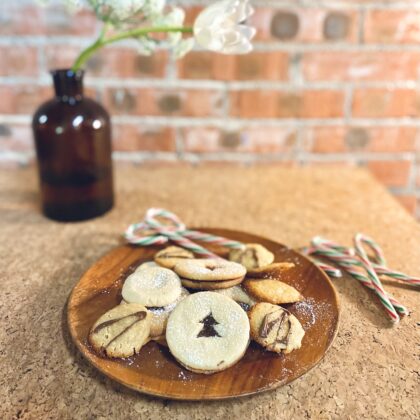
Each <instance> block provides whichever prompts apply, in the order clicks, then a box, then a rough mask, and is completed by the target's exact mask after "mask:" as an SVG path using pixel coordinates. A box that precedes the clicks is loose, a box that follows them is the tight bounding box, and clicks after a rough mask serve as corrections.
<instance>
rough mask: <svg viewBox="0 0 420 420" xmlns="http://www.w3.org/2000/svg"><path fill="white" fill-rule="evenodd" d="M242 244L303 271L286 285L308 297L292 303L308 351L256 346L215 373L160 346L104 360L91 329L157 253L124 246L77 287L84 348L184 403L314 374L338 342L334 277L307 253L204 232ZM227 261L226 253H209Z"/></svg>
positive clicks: (106, 369) (121, 376) (153, 391)
mask: <svg viewBox="0 0 420 420" xmlns="http://www.w3.org/2000/svg"><path fill="white" fill-rule="evenodd" d="M200 230H202V231H205V232H209V233H213V234H216V235H221V236H225V237H228V238H231V239H235V240H238V241H241V242H247V243H251V242H254V243H255V242H256V243H260V244H262V245H264V246H265V247H267V248H268V249H270V250H271V251H272V252H273V253H274V254H275V256H276V258H275V260H276V261H292V262H294V263H295V265H296V267H295V268H294V269H292V270H290V271H289V272H288V273H287V274H285V278H284V281H285V282H287V283H289V284H291V285H293V286H294V287H295V288H296V289H298V290H299V291H300V292H301V293H302V294H303V296H304V297H305V301H304V302H300V303H296V304H293V305H287V307H288V309H289V310H290V311H291V312H292V313H293V314H294V315H296V317H297V318H298V319H299V320H300V322H301V323H302V325H303V328H304V329H305V332H306V334H305V337H304V339H303V342H302V347H301V348H300V349H299V350H295V351H293V352H291V353H290V354H288V355H277V354H275V353H271V352H267V351H264V350H263V348H262V347H260V346H259V345H258V344H256V343H254V342H251V345H250V347H249V349H248V350H247V352H246V354H245V356H244V357H243V358H242V359H241V360H240V361H239V362H238V363H237V364H236V365H234V366H232V367H230V368H229V369H227V370H225V371H223V372H219V373H216V374H213V375H202V374H196V373H193V372H190V371H188V370H186V369H184V368H183V367H181V366H180V365H179V364H178V363H177V362H176V361H175V360H174V358H173V357H172V356H171V354H170V352H169V351H168V349H166V348H165V347H161V346H159V345H158V344H157V343H155V342H150V343H148V344H147V345H145V346H144V347H143V348H142V349H141V351H140V353H139V354H138V355H136V356H134V357H131V358H129V359H125V360H109V359H104V358H101V357H98V356H97V355H96V354H95V353H94V352H93V351H92V350H91V348H90V347H89V344H88V342H87V336H88V332H89V329H90V327H91V326H92V325H93V323H94V322H95V321H96V320H97V319H98V318H99V316H101V315H102V314H103V313H104V312H106V311H108V310H109V309H111V308H113V307H114V306H116V305H118V304H119V303H120V301H121V297H120V291H121V287H122V284H123V282H124V279H125V278H126V276H127V275H128V274H130V273H131V272H132V271H133V270H134V269H135V267H137V266H138V265H139V264H141V263H142V262H144V261H148V260H151V259H153V255H154V254H155V253H156V251H157V250H158V249H160V248H158V247H154V248H152V247H149V248H142V247H133V246H128V245H127V246H121V247H118V248H116V249H114V250H113V251H111V252H110V253H108V254H107V255H105V256H104V257H103V258H101V259H100V260H99V261H98V262H96V263H95V264H94V265H93V266H92V267H91V268H90V269H89V270H88V271H87V272H86V273H85V274H84V275H83V277H82V278H81V279H80V281H79V282H78V283H77V285H76V286H75V287H74V289H73V291H72V293H71V295H70V297H69V301H68V308H67V315H68V324H69V328H70V332H71V336H72V337H73V340H74V342H75V343H76V345H77V347H78V348H79V350H80V351H81V352H82V353H83V355H84V356H85V357H86V358H87V359H88V361H89V362H90V363H92V364H93V365H94V366H95V367H96V368H98V369H99V370H100V371H101V372H102V373H104V374H105V375H107V376H109V377H110V378H112V379H114V380H116V381H118V382H120V383H122V384H124V385H126V386H128V387H129V388H132V389H135V390H138V391H141V392H143V393H146V394H150V395H155V396H159V397H164V398H172V399H180V400H214V399H223V398H232V397H238V396H244V395H250V394H255V393H258V392H262V391H266V390H269V389H274V388H277V387H279V386H281V385H285V384H287V383H289V382H291V381H293V380H294V379H296V378H298V377H299V376H301V375H303V374H304V373H306V372H308V370H309V369H311V368H313V367H314V366H315V365H316V364H317V363H318V362H319V361H320V360H321V359H322V357H323V356H324V355H325V353H326V351H327V350H328V348H329V347H330V345H331V343H332V342H333V340H334V338H335V335H336V332H337V328H338V318H339V305H338V300H337V295H336V293H335V290H334V287H333V285H332V284H331V282H330V280H329V278H328V277H327V276H326V275H325V274H324V273H323V272H322V271H321V270H319V269H318V268H317V267H316V266H315V265H314V264H313V263H312V262H311V261H309V260H308V259H307V258H306V257H304V256H303V255H301V254H299V253H297V252H295V251H293V250H291V249H288V248H286V247H285V246H284V245H281V244H279V243H277V242H274V241H271V240H269V239H265V238H262V237H259V236H255V235H251V234H248V233H243V232H237V231H231V230H226V229H200ZM208 248H209V249H211V250H212V251H213V252H216V253H218V254H220V255H223V253H224V252H226V251H225V250H223V249H220V248H216V247H210V246H209V247H208Z"/></svg>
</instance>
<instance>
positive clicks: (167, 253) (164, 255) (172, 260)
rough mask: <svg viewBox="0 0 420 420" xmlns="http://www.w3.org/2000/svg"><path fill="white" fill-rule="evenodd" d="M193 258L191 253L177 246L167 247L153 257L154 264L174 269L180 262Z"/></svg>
mask: <svg viewBox="0 0 420 420" xmlns="http://www.w3.org/2000/svg"><path fill="white" fill-rule="evenodd" d="M193 258H194V254H193V253H192V252H190V251H188V250H186V249H184V248H180V247H179V246H169V247H167V248H165V249H162V250H161V251H159V252H158V253H157V254H156V255H155V261H156V263H157V264H159V265H161V266H162V267H166V268H174V267H175V265H176V264H177V263H179V262H180V261H183V260H186V259H193Z"/></svg>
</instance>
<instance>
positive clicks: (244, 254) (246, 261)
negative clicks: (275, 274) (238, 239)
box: [229, 244, 274, 271]
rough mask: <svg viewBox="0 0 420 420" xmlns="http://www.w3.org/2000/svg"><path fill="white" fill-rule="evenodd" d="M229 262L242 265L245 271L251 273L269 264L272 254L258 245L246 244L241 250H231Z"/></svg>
mask: <svg viewBox="0 0 420 420" xmlns="http://www.w3.org/2000/svg"><path fill="white" fill-rule="evenodd" d="M229 260H230V261H235V262H237V263H239V264H242V265H243V266H244V267H245V268H246V269H247V271H251V270H254V269H255V268H260V267H264V266H266V265H269V264H271V263H272V262H273V261H274V254H273V253H272V252H270V251H269V250H268V249H267V248H265V247H263V246H262V245H260V244H246V245H245V246H244V247H243V248H239V249H232V250H231V251H230V252H229Z"/></svg>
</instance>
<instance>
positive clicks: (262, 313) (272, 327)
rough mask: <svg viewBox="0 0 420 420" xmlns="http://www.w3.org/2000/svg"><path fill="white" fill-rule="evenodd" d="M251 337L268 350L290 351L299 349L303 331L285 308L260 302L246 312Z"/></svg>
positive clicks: (277, 351)
mask: <svg viewBox="0 0 420 420" xmlns="http://www.w3.org/2000/svg"><path fill="white" fill-rule="evenodd" d="M248 317H249V323H250V327H251V337H252V339H253V340H255V341H256V342H257V343H259V344H261V345H262V346H263V347H264V348H266V349H267V350H269V351H273V352H276V353H281V352H283V353H290V352H291V351H292V350H295V349H299V348H300V346H301V344H302V339H303V336H304V335H305V331H304V330H303V328H302V325H301V323H300V322H299V320H298V319H297V318H296V317H295V316H294V315H292V314H291V313H290V312H289V311H287V310H286V309H284V308H282V307H280V306H277V305H272V304H271V303H266V302H260V303H257V304H256V305H254V306H253V307H252V308H251V310H250V311H249V312H248Z"/></svg>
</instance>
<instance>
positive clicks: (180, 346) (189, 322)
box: [166, 292, 249, 373]
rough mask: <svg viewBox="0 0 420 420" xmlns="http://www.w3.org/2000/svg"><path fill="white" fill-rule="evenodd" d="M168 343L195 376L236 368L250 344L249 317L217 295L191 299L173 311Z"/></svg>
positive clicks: (192, 296)
mask: <svg viewBox="0 0 420 420" xmlns="http://www.w3.org/2000/svg"><path fill="white" fill-rule="evenodd" d="M166 341H167V343H168V346H169V350H170V351H171V353H172V354H173V356H174V357H175V358H176V359H177V360H178V361H179V363H181V364H182V365H183V366H185V367H186V368H187V369H189V370H191V371H193V372H199V373H213V372H217V371H220V370H224V369H226V368H228V367H229V366H232V365H233V364H235V363H236V362H237V361H238V360H239V359H240V358H241V357H242V356H243V354H244V353H245V351H246V349H247V347H248V343H249V321H248V318H247V315H246V313H245V312H244V311H243V310H242V309H241V307H240V306H239V305H238V304H237V303H236V302H234V301H233V300H232V299H230V298H228V297H226V296H223V295H220V294H218V293H214V292H199V293H195V294H192V295H190V296H188V297H187V298H186V299H184V300H183V301H182V302H180V303H179V304H178V305H177V306H176V308H175V309H174V310H173V311H172V313H171V315H170V316H169V319H168V325H167V327H166Z"/></svg>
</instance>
